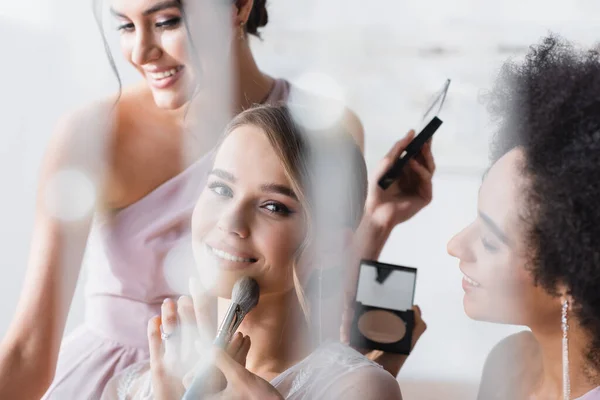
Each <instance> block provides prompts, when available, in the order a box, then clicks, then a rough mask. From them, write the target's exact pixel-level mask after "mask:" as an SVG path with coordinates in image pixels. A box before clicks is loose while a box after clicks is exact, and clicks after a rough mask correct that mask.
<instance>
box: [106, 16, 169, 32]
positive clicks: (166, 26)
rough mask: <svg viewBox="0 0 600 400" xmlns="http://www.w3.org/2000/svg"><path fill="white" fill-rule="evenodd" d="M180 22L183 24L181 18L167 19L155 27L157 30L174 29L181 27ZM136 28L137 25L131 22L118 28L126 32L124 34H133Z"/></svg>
mask: <svg viewBox="0 0 600 400" xmlns="http://www.w3.org/2000/svg"><path fill="white" fill-rule="evenodd" d="M180 22H181V18H180V17H175V18H170V19H167V20H164V21H160V22H157V23H156V24H155V26H156V27H157V28H162V29H174V28H177V27H178V26H179V23H180ZM134 28H135V25H134V24H133V23H131V22H129V23H127V24H123V25H120V26H119V27H117V30H118V31H124V32H131V31H133V29H134Z"/></svg>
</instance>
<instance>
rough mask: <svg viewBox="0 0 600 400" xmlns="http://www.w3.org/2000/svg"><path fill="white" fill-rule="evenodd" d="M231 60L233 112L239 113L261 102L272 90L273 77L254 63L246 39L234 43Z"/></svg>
mask: <svg viewBox="0 0 600 400" xmlns="http://www.w3.org/2000/svg"><path fill="white" fill-rule="evenodd" d="M234 48H235V50H236V51H235V54H236V57H234V60H233V79H234V91H233V99H232V100H233V101H234V109H233V111H234V113H236V114H237V113H239V112H241V111H243V110H245V109H247V108H249V107H251V106H252V105H254V104H258V103H263V102H264V101H265V100H266V99H267V98H268V96H269V93H271V91H272V90H273V86H274V85H275V79H273V78H271V77H270V76H268V75H266V74H264V73H262V72H261V70H260V69H259V68H258V65H257V64H256V60H255V59H254V55H253V54H252V50H251V49H250V44H249V42H248V40H247V39H244V40H239V41H238V42H236V43H235V44H234Z"/></svg>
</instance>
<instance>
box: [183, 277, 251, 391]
mask: <svg viewBox="0 0 600 400" xmlns="http://www.w3.org/2000/svg"><path fill="white" fill-rule="evenodd" d="M259 295H260V289H259V287H258V283H257V282H256V281H255V280H254V279H252V278H250V277H247V276H245V277H242V278H240V279H238V281H237V282H236V283H235V285H233V289H232V290H231V304H230V305H229V308H228V309H227V312H226V313H225V318H223V321H221V325H220V326H219V329H218V331H217V337H216V338H215V341H214V344H215V345H217V346H219V347H221V348H223V349H224V348H225V347H227V344H228V343H229V341H230V340H231V337H232V336H233V335H234V333H235V332H236V331H237V329H238V327H239V326H240V324H241V323H242V321H243V320H244V317H245V316H246V314H248V313H249V312H250V311H251V310H252V309H253V308H254V307H256V305H257V304H258V297H259ZM205 380H206V373H202V374H200V375H198V376H196V377H194V380H193V382H192V384H191V385H190V387H189V388H188V390H186V392H185V394H184V395H183V397H182V399H181V400H196V399H198V398H199V396H200V394H201V393H202V389H203V387H204V385H205Z"/></svg>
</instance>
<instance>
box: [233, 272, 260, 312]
mask: <svg viewBox="0 0 600 400" xmlns="http://www.w3.org/2000/svg"><path fill="white" fill-rule="evenodd" d="M259 295H260V289H259V287H258V283H257V282H256V281H255V280H254V279H252V278H250V277H247V276H245V277H243V278H240V279H238V281H237V282H236V283H235V285H233V289H232V290H231V301H232V302H234V303H237V304H239V305H240V308H241V309H242V310H243V311H244V313H248V312H250V310H252V309H253V308H254V307H256V305H257V304H258V296H259Z"/></svg>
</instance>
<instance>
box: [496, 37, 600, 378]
mask: <svg viewBox="0 0 600 400" xmlns="http://www.w3.org/2000/svg"><path fill="white" fill-rule="evenodd" d="M484 100H485V102H486V103H487V107H488V110H489V111H490V113H491V114H492V116H494V117H495V118H494V119H495V120H496V122H498V123H499V125H498V127H499V129H498V131H497V133H496V136H495V139H494V142H493V143H494V144H493V146H492V161H493V162H495V161H496V160H498V159H499V158H500V157H502V156H503V155H504V154H506V153H507V152H508V151H509V150H511V149H513V148H515V147H517V146H520V147H521V148H522V149H523V150H524V153H525V161H524V163H523V165H522V168H523V175H524V177H526V179H527V186H528V187H527V188H526V190H525V192H524V200H525V207H524V208H525V210H526V211H525V214H524V215H523V218H524V221H525V222H526V224H525V226H526V240H527V243H526V244H527V245H528V247H529V248H530V249H531V251H530V258H529V260H528V266H527V268H528V269H529V270H530V271H531V272H532V274H533V276H534V278H535V282H536V284H539V285H542V287H544V288H545V289H546V290H547V291H549V292H550V293H551V294H553V295H558V290H559V288H560V286H561V285H564V287H565V288H566V290H567V294H569V295H570V296H571V297H572V299H573V304H572V306H573V307H572V308H573V312H574V315H575V316H576V317H577V318H578V320H579V322H580V323H581V325H582V327H583V328H584V329H585V330H586V331H587V332H588V333H589V335H590V337H591V338H592V339H593V342H592V343H591V346H590V348H589V352H588V354H587V356H588V359H589V361H590V362H591V366H592V367H593V368H594V369H595V370H596V371H599V372H600V207H598V204H599V203H600V56H599V54H598V52H597V51H595V50H590V51H583V50H579V49H576V48H574V47H573V45H572V44H570V43H569V42H567V41H565V40H564V39H562V38H560V37H558V36H556V35H550V36H548V37H546V38H544V39H543V40H542V42H541V43H540V44H538V45H537V46H533V47H531V49H530V52H529V53H528V54H527V56H526V58H525V61H524V62H522V63H515V62H508V63H506V64H505V65H504V66H503V68H502V69H501V72H500V75H499V77H498V79H497V81H496V83H495V85H494V87H493V90H492V91H491V92H490V93H487V94H486V95H485V96H484Z"/></svg>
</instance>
